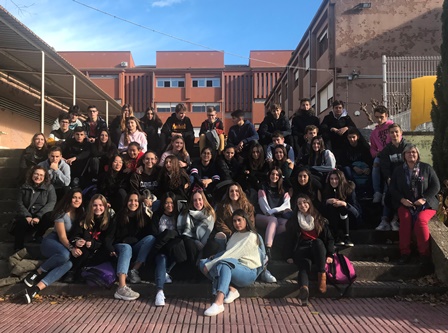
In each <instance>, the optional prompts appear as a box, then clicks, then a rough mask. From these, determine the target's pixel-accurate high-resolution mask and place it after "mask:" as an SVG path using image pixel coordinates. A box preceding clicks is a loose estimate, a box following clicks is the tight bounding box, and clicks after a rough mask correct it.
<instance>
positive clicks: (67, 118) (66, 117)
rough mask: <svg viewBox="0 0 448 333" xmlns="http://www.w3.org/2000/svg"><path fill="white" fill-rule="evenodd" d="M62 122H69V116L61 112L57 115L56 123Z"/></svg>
mask: <svg viewBox="0 0 448 333" xmlns="http://www.w3.org/2000/svg"><path fill="white" fill-rule="evenodd" d="M62 120H69V121H70V116H69V114H68V113H67V112H61V113H60V114H59V117H58V122H61V121H62Z"/></svg>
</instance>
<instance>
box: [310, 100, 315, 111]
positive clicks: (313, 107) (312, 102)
mask: <svg viewBox="0 0 448 333" xmlns="http://www.w3.org/2000/svg"><path fill="white" fill-rule="evenodd" d="M311 108H312V109H313V110H316V97H313V98H311Z"/></svg>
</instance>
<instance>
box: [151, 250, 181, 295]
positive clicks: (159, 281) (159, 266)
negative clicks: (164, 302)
mask: <svg viewBox="0 0 448 333" xmlns="http://www.w3.org/2000/svg"><path fill="white" fill-rule="evenodd" d="M175 264H176V263H175V262H170V261H169V259H168V258H167V257H166V255H164V254H162V253H159V254H157V256H156V270H155V278H154V281H155V283H156V288H157V290H163V286H164V285H165V280H166V273H168V272H169V271H170V270H171V269H172V268H173V267H174V265H175Z"/></svg>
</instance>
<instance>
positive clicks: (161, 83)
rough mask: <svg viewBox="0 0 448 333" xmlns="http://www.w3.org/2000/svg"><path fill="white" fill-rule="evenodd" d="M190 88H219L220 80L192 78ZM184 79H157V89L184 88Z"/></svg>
mask: <svg viewBox="0 0 448 333" xmlns="http://www.w3.org/2000/svg"><path fill="white" fill-rule="evenodd" d="M191 86H192V87H194V88H219V87H221V79H220V78H193V79H192V80H191ZM184 87H185V79H182V78H166V77H165V78H159V79H157V88H184Z"/></svg>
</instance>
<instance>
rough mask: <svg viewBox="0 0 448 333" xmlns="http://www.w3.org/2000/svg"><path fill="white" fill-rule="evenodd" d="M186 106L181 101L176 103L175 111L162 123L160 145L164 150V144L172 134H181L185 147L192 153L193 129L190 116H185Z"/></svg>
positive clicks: (169, 139) (165, 144)
mask: <svg viewBox="0 0 448 333" xmlns="http://www.w3.org/2000/svg"><path fill="white" fill-rule="evenodd" d="M186 112H187V107H186V106H185V104H183V103H179V104H177V105H176V109H175V113H173V114H171V117H169V118H168V119H167V120H166V122H165V124H163V126H162V129H161V134H160V141H161V146H162V147H163V148H164V149H163V151H165V148H166V146H167V145H168V144H169V142H170V141H171V137H172V136H174V135H182V137H183V138H184V140H185V148H186V149H187V151H188V153H189V154H190V155H192V153H193V146H194V130H193V125H192V124H191V120H190V118H188V117H187V116H186Z"/></svg>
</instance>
